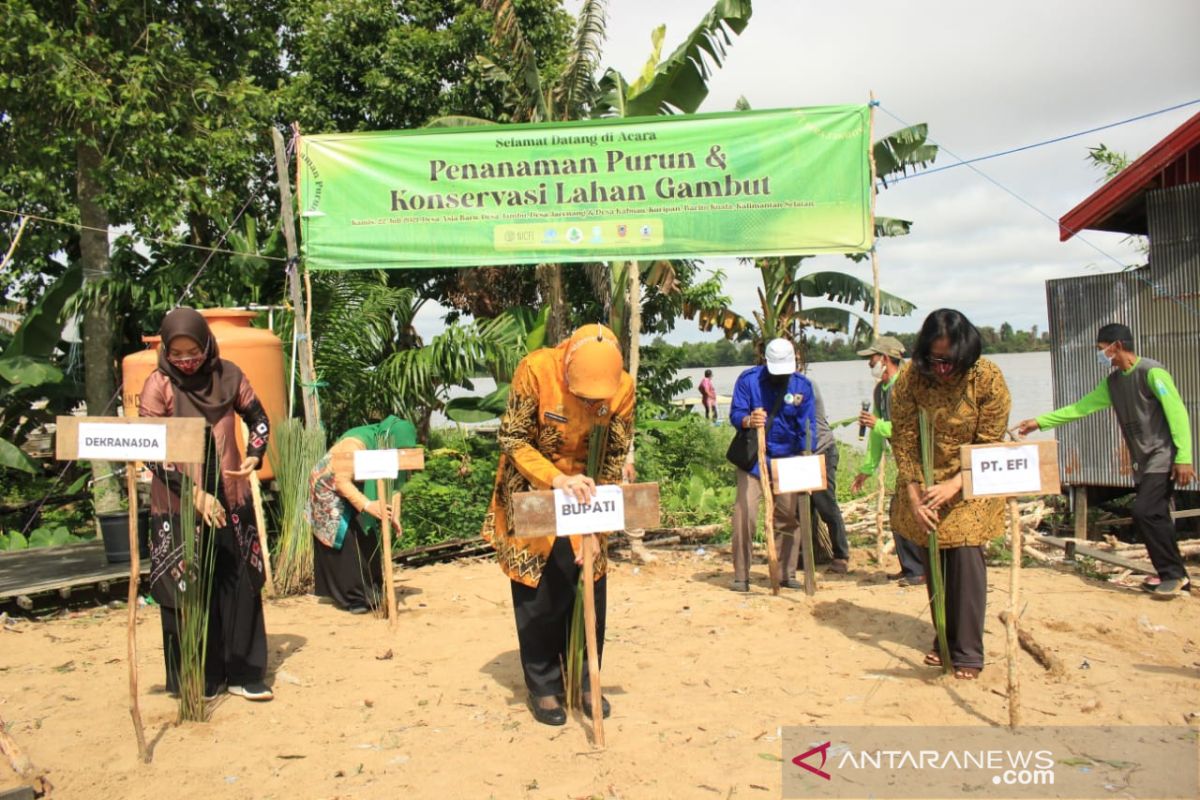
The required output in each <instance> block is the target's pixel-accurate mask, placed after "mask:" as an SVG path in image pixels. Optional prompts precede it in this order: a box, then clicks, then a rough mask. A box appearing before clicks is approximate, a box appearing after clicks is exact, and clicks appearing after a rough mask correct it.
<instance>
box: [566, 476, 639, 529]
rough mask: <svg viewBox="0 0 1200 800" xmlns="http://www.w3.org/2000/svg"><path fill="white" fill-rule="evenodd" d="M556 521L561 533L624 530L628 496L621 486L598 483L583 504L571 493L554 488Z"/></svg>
mask: <svg viewBox="0 0 1200 800" xmlns="http://www.w3.org/2000/svg"><path fill="white" fill-rule="evenodd" d="M554 521H555V524H556V526H557V529H558V535H559V536H575V535H578V534H581V533H608V532H610V531H621V530H625V495H624V494H623V493H622V492H621V487H620V486H597V487H596V495H595V496H594V497H593V498H592V501H591V502H590V503H581V502H579V501H578V500H576V499H575V495H573V494H571V493H570V492H564V491H563V490H562V489H555V490H554Z"/></svg>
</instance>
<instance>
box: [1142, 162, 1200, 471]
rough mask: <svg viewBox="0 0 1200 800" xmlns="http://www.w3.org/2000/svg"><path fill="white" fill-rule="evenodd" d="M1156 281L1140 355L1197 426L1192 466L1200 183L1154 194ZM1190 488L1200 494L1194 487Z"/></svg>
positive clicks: (1199, 349)
mask: <svg viewBox="0 0 1200 800" xmlns="http://www.w3.org/2000/svg"><path fill="white" fill-rule="evenodd" d="M1146 213H1147V215H1148V217H1149V220H1148V221H1149V229H1150V276H1151V279H1152V280H1153V281H1154V284H1155V285H1154V287H1153V289H1151V290H1150V291H1148V292H1146V293H1145V295H1144V296H1143V297H1142V299H1141V301H1140V303H1141V305H1140V308H1139V323H1140V325H1139V328H1135V329H1134V331H1135V334H1136V335H1137V336H1138V338H1139V342H1138V343H1137V344H1138V352H1139V353H1144V354H1146V355H1148V356H1150V357H1151V358H1153V359H1157V360H1158V361H1161V362H1162V363H1163V365H1164V366H1166V368H1167V370H1168V371H1170V373H1171V376H1172V377H1173V378H1174V379H1175V385H1176V386H1177V387H1178V388H1179V394H1180V395H1181V396H1182V397H1183V402H1184V404H1185V405H1186V406H1187V410H1188V416H1189V418H1190V419H1191V422H1192V453H1193V456H1192V460H1193V461H1195V460H1196V448H1197V446H1200V441H1198V440H1197V431H1200V183H1192V184H1187V185H1185V186H1176V187H1173V188H1171V189H1162V190H1159V191H1154V192H1149V193H1148V194H1147V195H1146ZM1189 488H1191V489H1196V488H1200V483H1193V484H1192V485H1191V486H1190V487H1189Z"/></svg>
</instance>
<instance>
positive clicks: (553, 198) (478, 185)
mask: <svg viewBox="0 0 1200 800" xmlns="http://www.w3.org/2000/svg"><path fill="white" fill-rule="evenodd" d="M870 146H871V141H870V113H869V108H868V107H867V106H820V107H814V108H800V109H784V110H776V111H760V112H738V113H726V114H703V115H679V116H664V117H637V118H630V119H615V120H593V121H584V122H572V123H544V124H535V125H483V126H472V127H465V128H424V129H420V130H411V131H403V132H379V133H355V134H328V135H320V136H306V137H304V138H303V139H302V140H301V144H300V161H301V165H300V197H301V220H302V222H301V224H302V226H303V243H304V254H305V257H306V261H307V264H308V266H309V267H310V268H312V269H363V268H412V267H434V266H439V267H467V266H480V265H486V264H536V263H543V262H580V261H611V260H623V259H630V260H632V259H646V258H697V257H711V256H721V255H738V256H770V255H793V254H806V253H862V252H867V251H868V250H870V248H871V244H872V239H873V234H874V230H873V226H872V223H871V168H870V161H869V149H870Z"/></svg>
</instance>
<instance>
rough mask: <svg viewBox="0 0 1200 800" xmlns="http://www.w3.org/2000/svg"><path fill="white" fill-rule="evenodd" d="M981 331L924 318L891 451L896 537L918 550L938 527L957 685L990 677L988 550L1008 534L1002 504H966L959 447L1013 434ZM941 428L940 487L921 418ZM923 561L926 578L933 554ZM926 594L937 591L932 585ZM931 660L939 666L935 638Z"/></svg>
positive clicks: (904, 379) (900, 393)
mask: <svg viewBox="0 0 1200 800" xmlns="http://www.w3.org/2000/svg"><path fill="white" fill-rule="evenodd" d="M982 349H983V342H982V339H981V338H980V335H979V331H978V330H977V329H976V327H975V326H974V325H972V324H971V322H970V320H968V319H967V318H966V317H965V316H963V315H962V314H961V313H960V312H958V311H955V310H953V309H947V308H943V309H939V310H937V311H934V312H933V313H932V314H930V315H929V316H928V317H926V319H925V322H924V324H923V325H922V326H921V332H920V334H918V336H917V343H916V346H915V347H914V348H913V358H912V362H911V363H910V364H909V366H908V367H907V368H905V369H904V371H903V372H901V374H900V377H899V378H897V379H896V385H895V388H893V390H892V449H893V451H894V452H895V455H896V469H897V474H898V477H897V480H896V498H895V501H894V502H893V503H892V511H891V522H892V530H893V531H895V532H896V533H898V534H900V535H901V536H903V537H904V538H906V539H908V540H910V541H912V542H913V543H915V544H918V545H920V546H921V547H922V548H925V546H926V545H927V544H928V541H929V530H930V529H931V528H933V527H934V526H936V527H937V534H938V547H939V552H940V555H941V562H942V575H943V578H942V581H943V584H944V586H945V594H946V638H947V639H948V640H949V645H950V657H951V660H952V661H953V662H954V674H955V677H957V678H960V679H964V680H971V679H974V678H976V677H978V676H979V672H980V670H982V669H983V661H984V659H983V620H984V611H985V608H986V602H987V561H986V553H985V549H986V547H987V544H988V542H990V541H991V540H992V539H995V538H996V537H997V536H1001V535H1003V533H1004V501H1003V500H1000V499H977V500H963V497H962V473H961V472H960V470H961V468H962V465H961V463H960V458H959V448H960V447H962V446H963V445H966V444H986V443H990V442H998V441H1000V439H1001V437H1002V436H1003V435H1004V431H1005V429H1006V428H1007V426H1008V411H1009V406H1010V404H1011V400H1010V397H1009V393H1008V386H1007V384H1005V382H1004V376H1003V375H1002V374H1001V373H1000V368H999V367H997V366H996V365H995V364H994V363H993V362H991V361H989V360H988V359H986V358H980V353H981V351H982ZM919 410H924V411H925V412H926V413H927V414H928V415H929V418H930V419H931V420H932V422H933V440H934V459H933V461H934V463H933V479H934V485H933V486H925V485H924V481H923V478H922V469H921V445H920V431H919V424H918V411H919ZM922 552H923V553H924V559H923V560H924V561H925V562H926V564H925V566H926V572H925V574H927V575H928V574H929V570H928V566H929V565H928V560H929V556H928V550H927V549H925V550H923V551H922ZM926 587H927V591H929V592H932V586H931V585H930V584H929V583H926ZM934 639H935V640H934V643H933V649H932V650H931V651H930V652H929V653H928V654H927V655H926V656H925V663H926V664H928V665H929V666H936V667H940V666H941V663H942V662H941V658H940V657H939V656H938V643H937V641H936V634H935V637H934Z"/></svg>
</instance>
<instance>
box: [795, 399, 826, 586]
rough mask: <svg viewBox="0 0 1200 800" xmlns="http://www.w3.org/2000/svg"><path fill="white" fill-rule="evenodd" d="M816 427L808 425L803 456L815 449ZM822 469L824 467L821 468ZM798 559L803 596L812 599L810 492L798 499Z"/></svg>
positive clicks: (813, 563) (814, 568)
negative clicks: (802, 563)
mask: <svg viewBox="0 0 1200 800" xmlns="http://www.w3.org/2000/svg"><path fill="white" fill-rule="evenodd" d="M816 437H817V431H816V427H815V426H814V425H813V423H812V422H811V421H810V422H809V424H808V439H807V443H808V447H806V448H805V449H804V455H806V456H811V455H812V454H813V452H814V451H815V450H816V449H817V438H816ZM822 469H824V467H822ZM800 557H801V558H803V559H804V594H805V596H806V597H812V596H813V595H815V594H816V593H817V561H816V553H815V552H814V548H813V515H812V492H807V493H805V495H804V496H803V497H801V498H800Z"/></svg>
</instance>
